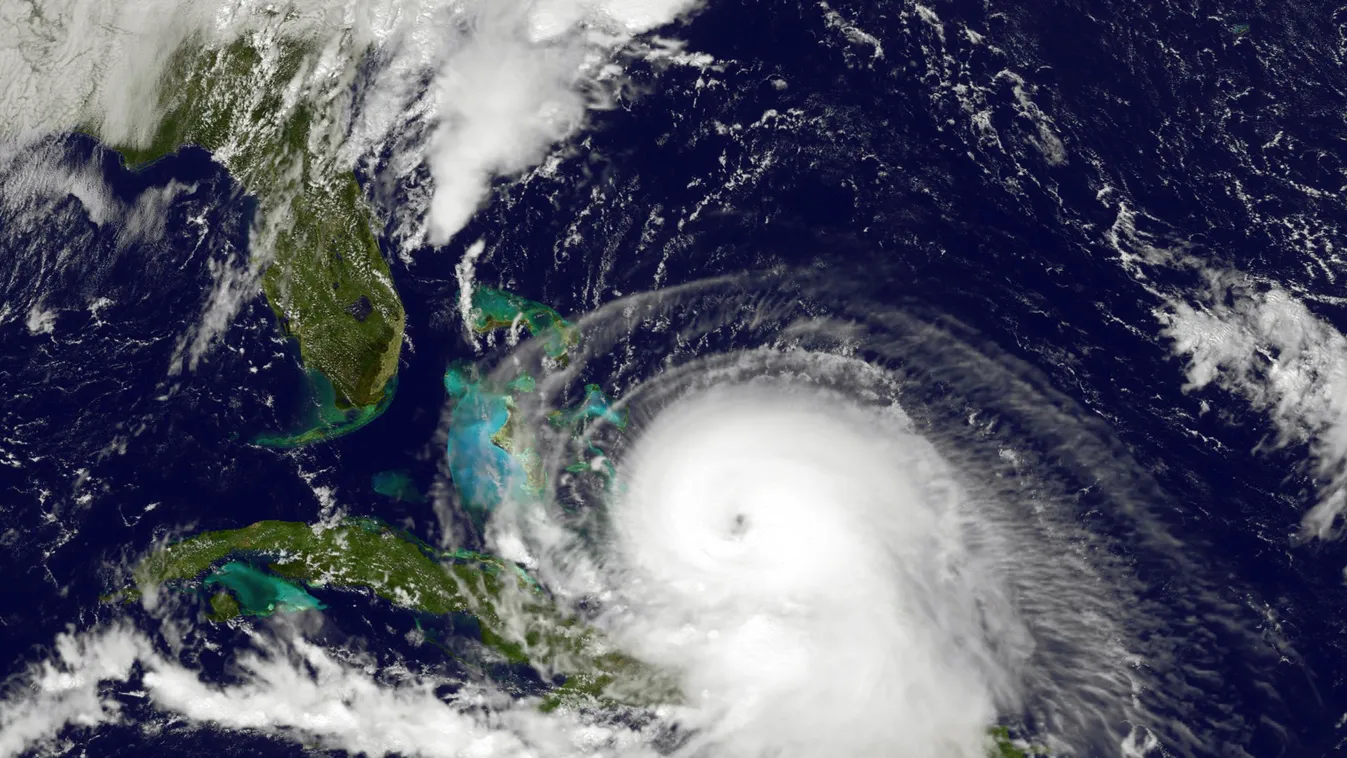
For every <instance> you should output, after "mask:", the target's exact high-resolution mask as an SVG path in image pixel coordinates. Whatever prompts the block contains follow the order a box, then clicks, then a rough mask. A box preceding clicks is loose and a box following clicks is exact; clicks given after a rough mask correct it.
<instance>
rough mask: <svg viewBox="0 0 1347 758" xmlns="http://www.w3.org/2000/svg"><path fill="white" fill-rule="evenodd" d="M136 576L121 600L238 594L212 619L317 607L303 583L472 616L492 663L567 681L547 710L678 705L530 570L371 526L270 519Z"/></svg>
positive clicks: (165, 553) (161, 560)
mask: <svg viewBox="0 0 1347 758" xmlns="http://www.w3.org/2000/svg"><path fill="white" fill-rule="evenodd" d="M202 577H205V578H204V579H202ZM134 578H135V582H136V587H135V588H134V589H131V590H130V591H128V592H127V593H124V594H123V595H122V597H133V596H136V595H138V594H140V593H141V592H144V591H147V590H149V589H150V588H153V587H159V586H176V587H180V588H181V587H190V586H192V585H195V584H198V583H199V585H200V586H201V587H202V588H203V589H208V588H210V587H213V586H224V587H226V588H227V589H229V590H231V592H217V593H216V594H214V595H213V596H212V597H211V598H210V601H209V604H210V607H211V613H210V614H208V616H207V617H208V618H211V619H214V620H226V619H229V618H234V617H237V616H239V615H241V614H242V615H248V614H252V615H266V614H267V613H271V612H274V611H276V610H295V609H302V608H306V607H315V606H314V605H313V603H317V601H316V600H315V599H312V598H311V596H309V595H308V594H307V592H305V591H304V590H303V587H305V586H307V587H317V588H325V589H329V590H364V591H369V592H372V593H373V594H374V595H375V596H377V597H379V598H382V599H383V600H385V601H388V602H389V603H391V604H393V605H395V606H398V607H401V608H406V609H408V610H412V611H417V612H420V613H424V614H429V615H433V616H449V615H450V614H455V613H458V614H466V615H468V616H470V617H472V618H473V619H475V620H476V622H477V623H478V624H479V625H480V631H481V642H482V644H483V646H484V647H485V648H486V649H487V650H489V651H491V652H492V653H493V654H495V655H497V656H499V657H500V658H501V659H503V660H505V661H508V662H510V663H521V664H528V665H531V666H534V667H536V668H538V669H539V670H540V671H541V672H542V673H543V674H544V675H545V678H550V677H551V676H552V675H554V674H561V675H563V676H564V677H565V681H564V682H563V683H562V684H561V685H560V686H559V687H557V688H556V690H555V691H554V692H553V693H551V694H550V695H549V696H548V698H547V699H546V700H545V701H544V703H543V707H545V708H555V707H559V706H562V705H569V704H577V703H579V702H582V701H584V699H585V698H598V699H599V700H602V699H605V698H606V699H611V700H613V702H621V703H626V704H629V705H651V704H654V703H657V702H673V701H676V700H677V699H678V697H679V695H678V691H677V688H676V686H675V685H674V684H673V683H672V680H671V679H670V678H669V677H668V676H666V675H663V674H661V673H660V672H657V671H655V670H653V669H651V668H649V667H648V666H645V665H644V664H641V663H639V662H637V661H635V660H634V659H632V658H630V657H628V656H626V655H624V654H622V653H621V652H620V651H617V650H615V649H614V648H613V647H612V646H611V645H610V644H608V643H607V642H605V641H604V640H603V638H602V636H601V635H600V634H599V633H598V632H597V631H596V630H595V629H593V628H591V627H588V626H586V625H585V624H583V623H582V622H580V621H579V620H577V619H575V618H573V617H568V616H566V615H564V614H562V613H561V612H560V611H559V610H558V609H557V608H556V607H555V606H554V605H553V603H552V602H551V601H550V599H549V598H548V596H547V595H546V593H545V592H543V591H542V589H541V588H540V587H539V586H538V584H537V583H536V582H535V581H534V580H533V579H532V578H531V577H530V576H529V575H528V574H527V573H526V572H525V571H524V570H523V569H522V568H520V567H518V566H516V565H514V564H512V563H509V562H506V561H503V560H501V559H499V558H494V557H491V556H487V555H482V554H480V553H474V552H471V551H466V550H456V551H448V552H441V551H435V550H434V549H433V548H431V547H430V546H428V545H426V544H425V543H424V542H421V541H420V540H417V539H416V538H414V537H413V536H411V535H409V534H407V533H405V532H402V531H400V530H397V529H394V528H392V527H390V526H388V525H386V524H383V523H382V522H379V521H376V520H373V519H348V520H346V521H343V522H341V523H340V524H337V525H329V526H323V525H309V524H304V523H297V522H288V521H260V522H258V523H255V524H253V525H251V526H248V527H245V528H243V529H234V530H226V531H216V532H205V533H202V534H199V535H196V536H194V537H191V538H188V539H185V540H182V541H180V542H176V543H173V544H170V545H167V546H165V547H163V548H161V549H159V550H156V551H154V552H153V553H151V554H150V555H148V556H147V557H146V558H145V559H144V560H143V561H141V562H140V563H139V564H138V565H137V566H136V568H135V570H134ZM222 595H223V597H221V596H222ZM304 598H309V600H305V599H304Z"/></svg>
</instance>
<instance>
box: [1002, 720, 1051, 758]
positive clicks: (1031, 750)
mask: <svg viewBox="0 0 1347 758" xmlns="http://www.w3.org/2000/svg"><path fill="white" fill-rule="evenodd" d="M988 734H990V735H991V738H992V743H993V747H992V749H991V752H989V753H988V755H990V756H991V758H1048V755H1049V754H1048V751H1047V749H1045V748H1043V747H1040V746H1038V745H1031V744H1029V743H1028V742H1025V741H1024V740H1019V739H1015V738H1014V737H1012V736H1011V734H1010V728H1009V727H1005V726H996V727H992V728H991V729H990V730H988Z"/></svg>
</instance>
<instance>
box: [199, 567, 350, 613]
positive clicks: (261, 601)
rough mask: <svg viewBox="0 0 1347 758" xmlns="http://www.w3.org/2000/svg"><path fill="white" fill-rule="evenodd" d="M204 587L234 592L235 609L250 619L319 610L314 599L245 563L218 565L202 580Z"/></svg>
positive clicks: (321, 607) (293, 586)
mask: <svg viewBox="0 0 1347 758" xmlns="http://www.w3.org/2000/svg"><path fill="white" fill-rule="evenodd" d="M205 584H206V586H208V587H209V586H213V585H219V586H221V587H224V588H226V589H228V590H230V591H232V592H233V593H234V597H235V599H236V600H238V603H239V609H240V610H241V611H242V612H243V613H245V614H247V615H250V616H267V615H270V614H272V613H276V612H278V611H280V612H292V611H307V610H322V609H323V608H325V607H326V606H324V605H323V603H322V602H321V601H319V600H318V598H316V597H314V596H313V595H310V594H309V593H307V592H305V591H304V589H303V588H301V587H299V586H297V585H295V584H291V583H290V582H287V581H286V580H284V579H281V578H280V577H277V576H272V575H271V574H268V573H266V572H264V571H260V570H258V569H256V568H253V567H252V566H250V565H248V564H246V563H239V562H237V561H232V562H230V563H226V564H225V565H223V566H221V567H220V568H219V570H218V571H216V572H215V573H214V574H211V575H210V576H209V577H207V578H206V580H205Z"/></svg>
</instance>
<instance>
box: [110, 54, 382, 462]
mask: <svg viewBox="0 0 1347 758" xmlns="http://www.w3.org/2000/svg"><path fill="white" fill-rule="evenodd" d="M317 52H318V51H317V50H316V49H315V48H314V47H313V45H312V43H310V42H307V41H303V40H296V39H287V38H280V37H277V36H275V35H274V34H268V33H267V32H265V31H259V32H255V33H254V34H253V35H250V36H248V37H245V38H243V39H240V40H239V41H237V42H234V43H233V44H230V45H228V46H226V47H212V46H209V45H207V44H204V43H203V42H201V41H200V40H190V41H188V42H187V43H186V44H184V45H183V46H182V47H181V48H179V49H178V50H177V51H176V53H175V54H174V56H173V58H172V60H171V62H170V63H169V65H168V66H167V67H166V69H165V71H166V73H165V74H164V77H163V79H162V81H160V82H159V84H158V87H157V93H158V99H159V102H158V105H159V108H160V112H161V114H162V119H161V120H160V122H159V124H158V129H157V131H155V133H154V134H153V135H152V136H150V137H149V138H148V141H147V142H145V144H127V145H111V146H110V147H111V148H112V149H115V150H117V151H118V152H119V153H120V154H121V155H122V156H123V158H124V159H125V161H126V163H127V165H128V166H130V167H132V168H138V167H140V166H143V165H145V164H147V163H150V162H152V161H155V160H157V159H159V158H161V157H163V156H166V155H169V154H171V153H174V152H176V151H177V150H178V149H180V148H181V147H183V146H184V145H197V146H200V147H202V148H205V149H206V150H208V151H210V152H211V153H212V155H213V156H214V157H215V159H216V160H217V161H219V162H220V163H221V164H223V165H224V166H225V168H226V169H228V171H229V173H230V174H231V175H232V176H233V177H234V178H235V179H236V180H237V181H238V182H239V183H240V184H241V185H242V186H243V188H244V189H245V190H246V191H247V192H248V193H249V194H251V195H253V196H254V197H256V198H257V201H258V206H259V207H258V213H259V219H260V222H259V223H258V224H257V225H256V226H255V228H254V231H253V234H252V239H251V241H250V247H251V248H252V250H253V255H254V260H260V261H266V262H269V264H270V265H268V266H267V268H266V270H265V272H264V274H263V276H262V287H263V290H264V292H265V294H266V297H267V302H268V303H269V304H270V305H271V308H272V310H273V311H274V312H275V314H276V317H277V320H278V321H279V323H280V325H281V328H282V329H283V330H284V332H285V333H286V334H288V335H289V336H291V337H293V338H294V339H295V340H296V341H297V342H298V344H299V351H300V355H301V358H302V360H303V362H304V365H305V367H306V368H307V369H308V370H310V371H312V372H317V373H319V374H321V375H322V376H323V377H324V378H325V379H326V380H327V381H328V382H329V383H330V386H331V387H332V390H333V403H332V405H333V407H334V408H336V409H339V410H342V411H345V410H349V409H358V410H359V412H360V413H362V414H366V415H368V414H373V415H377V414H378V412H380V411H381V410H382V409H383V407H385V406H386V403H385V402H384V401H385V400H386V395H387V394H388V393H389V391H390V386H391V383H392V380H393V378H394V376H395V374H396V372H397V364H398V356H399V353H400V350H401V346H402V334H403V326H404V319H405V317H404V313H403V309H402V303H401V301H400V300H399V299H398V294H397V291H396V290H395V288H394V286H393V281H392V276H391V274H390V271H389V268H388V264H387V262H385V261H384V259H383V256H382V255H381V254H380V252H379V247H378V243H377V242H376V239H375V235H374V231H373V228H374V222H373V218H372V215H371V212H370V209H369V208H368V206H367V205H366V203H365V201H364V198H363V196H362V194H361V190H360V186H359V184H358V183H357V182H356V178H355V176H354V174H352V173H351V172H350V171H348V170H339V169H337V168H335V167H334V166H332V165H331V164H330V157H331V156H332V155H334V154H335V153H336V152H337V148H336V145H335V144H334V143H335V142H336V140H338V139H339V137H334V136H332V134H333V124H332V123H331V118H332V115H331V113H330V111H331V109H330V108H329V109H327V110H324V107H325V106H324V103H325V102H326V101H328V100H330V99H332V98H333V97H334V93H333V92H331V91H323V90H320V89H319V88H316V87H314V86H312V85H311V84H309V82H308V75H309V74H310V73H311V70H310V69H311V67H312V66H313V65H314V63H313V62H314V60H315V59H316V53H317ZM329 86H340V83H339V82H338V83H335V84H332V85H329ZM86 131H90V132H92V133H94V134H95V135H97V133H98V130H97V126H96V125H95V126H93V127H91V128H89V129H86ZM337 131H340V130H339V129H338V130H337ZM364 421H366V422H367V421H368V419H367V418H366V419H364ZM359 426H360V424H358V423H342V424H330V423H329V424H327V425H326V426H325V427H324V430H323V431H322V432H321V433H319V434H317V435H315V436H312V437H307V438H306V437H304V435H303V434H302V433H298V434H291V435H288V437H289V439H290V440H291V444H303V443H304V442H309V441H313V440H315V439H322V438H325V437H330V436H333V435H334V434H338V433H344V432H348V431H351V430H353V429H355V428H359Z"/></svg>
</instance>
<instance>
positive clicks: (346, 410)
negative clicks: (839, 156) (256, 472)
mask: <svg viewBox="0 0 1347 758" xmlns="http://www.w3.org/2000/svg"><path fill="white" fill-rule="evenodd" d="M305 375H306V387H305V393H304V394H305V396H306V401H305V402H304V403H303V407H304V411H302V412H301V414H300V418H299V420H298V423H297V424H296V425H295V428H294V429H292V430H291V431H289V432H283V433H280V434H269V433H264V434H259V435H257V436H256V437H254V438H253V444H255V445H261V446H262V447H274V448H289V447H299V446H301V445H308V444H310V443H313V442H320V441H322V440H327V439H333V438H335V437H340V436H341V435H343V434H350V433H351V432H354V431H355V430H357V429H359V428H361V427H362V426H365V425H366V424H368V423H369V422H371V421H373V420H374V419H376V418H378V417H379V416H381V415H383V412H384V410H385V409H387V408H388V406H389V404H391V403H392V402H393V395H394V394H395V393H396V391H397V382H398V378H397V376H396V375H394V376H393V377H392V378H391V379H390V380H389V382H388V386H387V387H386V388H385V390H384V396H383V398H382V399H381V400H379V402H377V403H375V404H374V405H363V406H354V407H352V406H349V405H346V404H344V403H342V402H341V399H340V398H338V397H337V393H336V390H335V389H334V388H333V386H332V382H330V381H328V378H327V376H326V375H324V374H323V373H322V372H320V371H315V370H314V369H308V370H307V371H306V372H305Z"/></svg>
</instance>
